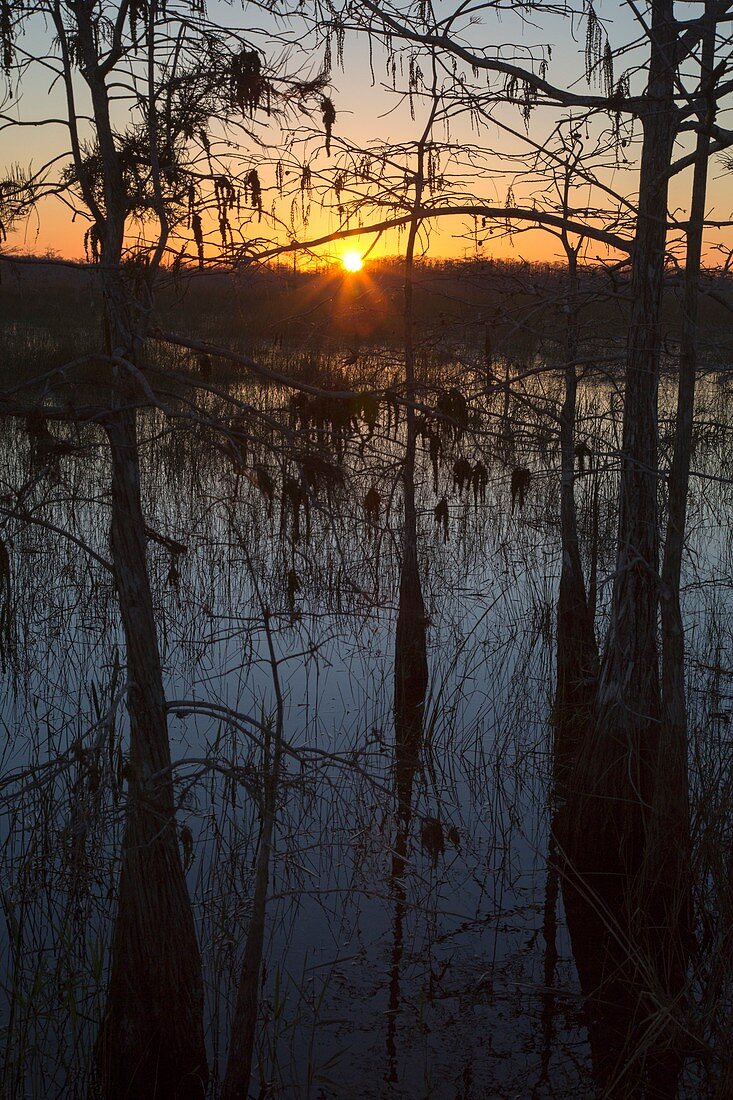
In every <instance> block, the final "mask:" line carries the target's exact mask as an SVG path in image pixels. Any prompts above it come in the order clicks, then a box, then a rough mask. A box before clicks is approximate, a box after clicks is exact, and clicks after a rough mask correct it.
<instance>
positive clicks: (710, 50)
mask: <svg viewBox="0 0 733 1100" xmlns="http://www.w3.org/2000/svg"><path fill="white" fill-rule="evenodd" d="M704 20H705V27H704V33H703V42H702V58H701V80H700V86H701V93H702V98H703V102H704V105H705V117H704V119H701V120H700V122H701V129H700V132H699V133H698V137H697V149H696V154H697V157H696V160H695V168H694V173H693V182H692V200H691V205H690V220H689V226H688V232H687V256H686V262H685V284H684V303H683V314H682V337H681V344H680V366H679V380H678V389H677V420H676V426H675V436H674V452H673V457H672V463H671V466H670V471H669V479H668V488H669V503H668V513H667V533H666V539H665V544H664V558H663V563H662V586H661V617H662V724H661V736H660V743H659V763H658V768H657V783H656V787H655V794H654V814H653V830H654V831H653V834H652V837H651V844H653V846H654V848H655V849H657V850H659V856H658V858H659V859H662V860H664V853H665V852H668V851H670V850H672V851H674V853H675V858H674V859H673V860H672V862H671V865H670V866H669V868H668V870H667V872H666V877H667V878H669V876H670V875H671V876H674V877H675V879H676V881H677V891H676V893H677V896H678V904H679V915H678V917H677V920H678V922H679V925H680V931H681V932H682V933H684V938H683V942H684V943H685V945H686V944H687V941H688V940H689V936H690V934H691V927H692V900H691V896H690V876H691V872H690V807H689V787H688V774H687V757H688V742H687V708H686V702H685V638H684V629H683V625H682V610H681V607H680V577H681V572H682V555H683V551H684V544H685V524H686V518H687V495H688V489H689V481H690V452H691V448H692V427H693V419H694V409H695V374H696V370H697V329H698V324H697V318H698V298H699V292H700V261H701V255H702V240H703V226H704V221H705V197H706V192H707V177H708V158H709V151H708V150H709V144H710V130H711V127H712V125H713V122H714V119H715V109H716V102H715V87H714V75H713V65H714V62H715V10H714V6H713V4H712V2H711V0H707V3H706V8H705V15H704ZM685 950H686V947H685ZM670 965H671V966H675V965H676V966H677V967H679V968H685V966H686V954H685V955H683V958H681V959H678V960H676V961H675V960H674V959H671V960H670Z"/></svg>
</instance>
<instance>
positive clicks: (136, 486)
mask: <svg viewBox="0 0 733 1100" xmlns="http://www.w3.org/2000/svg"><path fill="white" fill-rule="evenodd" d="M107 433H108V436H109V442H110V448H111V455H112V535H111V541H112V556H113V561H114V566H115V576H116V581H117V590H118V596H119V601H120V611H121V614H122V625H123V630H124V636H125V644H126V659H127V677H128V684H129V687H128V713H129V718H130V757H129V763H128V775H127V778H128V801H127V813H126V821H125V833H124V838H123V845H122V872H121V876H120V886H119V901H118V908H117V918H116V921H115V929H114V938H113V944H112V969H111V976H110V985H109V993H108V999H107V1007H106V1012H105V1017H104V1021H103V1025H102V1029H101V1032H100V1035H99V1038H98V1041H97V1060H98V1067H99V1073H100V1079H101V1083H102V1088H103V1094H104V1096H105V1097H106V1098H107V1100H117V1098H119V1100H122V1098H123V1097H124V1098H125V1100H129V1098H130V1097H131V1096H134V1097H135V1098H136V1100H201V1098H202V1097H203V1096H204V1095H205V1092H206V1085H207V1081H208V1069H207V1064H206V1053H205V1049H204V1038H203V983H202V976H201V961H200V956H199V949H198V943H197V940H196V932H195V928H194V922H193V916H192V913H191V905H190V901H189V898H188V893H187V890H186V882H185V877H184V873H183V868H182V865H181V858H180V852H179V846H178V837H177V834H176V823H175V813H174V805H173V785H172V779H171V772H170V762H171V760H170V750H169V744H168V731H167V723H166V715H165V707H164V699H163V686H162V673H161V664H160V656H159V653H158V643H157V636H156V629H155V621H154V617H153V603H152V597H151V593H150V585H149V580H148V573H147V566H146V559H145V533H144V520H143V514H142V509H141V505H140V479H139V467H138V451H137V437H136V413H135V412H134V410H132V409H129V408H120V409H118V410H117V411H116V412H115V413H113V415H112V417H111V418H110V420H109V423H108V425H107Z"/></svg>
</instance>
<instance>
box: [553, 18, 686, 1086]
mask: <svg viewBox="0 0 733 1100" xmlns="http://www.w3.org/2000/svg"><path fill="white" fill-rule="evenodd" d="M675 36H676V29H675V24H674V19H673V5H672V0H653V3H652V24H651V30H650V36H649V40H650V49H651V54H650V64H649V82H648V90H647V99H648V102H647V106H646V109H645V112H644V115H643V118H642V122H643V131H644V134H643V146H642V158H641V169H640V181H639V209H638V219H637V231H636V238H635V247H634V256H633V273H632V285H631V298H632V306H631V317H630V324H629V333H628V349H627V365H626V388H625V404H624V422H623V444H622V456H621V476H620V490H619V526H618V547H617V560H616V572H615V576H614V586H613V594H612V601H611V621H610V633H609V639H608V644H607V648H606V652H605V655H604V659H603V662H602V667H601V673H600V682H599V690H598V702H597V710H596V721H595V729H594V731H593V735H592V736H591V737H589V738H588V739H587V741H586V743H585V744H584V745H583V747H582V749H581V752H580V755H579V760H578V766H577V768H576V771H575V774H574V776H573V781H572V786H573V797H572V804H571V805H570V806H569V807H568V812H567V815H566V818H565V822H566V828H565V829H564V830H562V833H561V837H562V840H563V841H564V848H565V855H566V857H567V860H568V865H569V867H570V874H569V878H568V880H567V889H566V904H567V906H568V915H569V921H571V922H572V923H574V925H575V928H576V935H575V936H574V937H573V942H574V949H575V950H576V959H577V960H578V964H579V972H580V974H581V982H582V984H583V988H584V992H586V994H587V995H588V997H589V1001H588V1003H589V1008H590V1011H591V1013H592V1014H595V1016H596V1022H597V1023H598V1022H600V1024H601V1040H600V1045H598V1044H596V1046H595V1048H594V1062H595V1063H597V1064H596V1069H597V1071H598V1072H599V1073H600V1074H601V1080H600V1083H601V1084H602V1086H603V1087H604V1088H605V1089H606V1090H607V1094H608V1095H616V1096H627V1095H634V1091H633V1090H634V1089H641V1088H642V1087H646V1088H647V1094H648V1095H654V1096H659V1097H672V1096H674V1095H675V1092H676V1087H677V1081H678V1078H679V1073H680V1070H681V1067H682V1064H683V1058H684V1055H683V1052H682V1051H681V1049H680V1044H679V1034H678V1033H676V1031H675V1029H674V1028H673V1027H672V1026H671V1024H670V1023H669V1017H668V1016H667V1015H666V1014H667V1013H670V1012H671V1010H672V1009H673V1007H674V1006H676V1005H678V1003H679V998H680V996H681V992H682V982H683V978H684V976H683V974H682V973H681V971H680V967H679V966H676V967H675V968H674V972H671V971H670V967H669V959H670V952H669V950H668V948H667V946H666V945H665V941H667V940H668V939H669V938H670V937H678V935H679V928H678V926H677V924H676V916H675V914H676V913H677V912H678V907H677V905H676V900H675V899H676V894H675V891H676V886H675V884H674V883H672V884H670V883H669V882H668V881H667V879H666V877H665V876H666V872H667V870H668V868H669V866H670V863H669V861H670V859H671V860H674V858H675V857H674V852H673V851H672V850H671V848H669V847H668V848H667V850H666V851H665V852H664V853H662V852H660V850H659V849H658V847H656V846H650V844H649V840H650V830H651V829H652V817H653V814H652V806H653V803H654V798H655V790H656V788H657V782H658V778H659V766H660V758H659V745H660V730H661V698H660V684H659V663H658V648H657V614H658V610H659V603H658V601H659V574H658V510H657V491H658V465H657V393H658V382H659V356H660V319H661V302H662V286H663V272H664V256H665V242H666V224H667V178H668V171H669V165H670V161H671V153H672V141H673V136H674V122H675V111H674V102H673V92H674V77H675ZM571 912H572V913H573V916H572V917H571V915H570V914H571ZM677 955H678V957H679V953H677ZM604 1031H605V1034H603V1033H602V1032H604ZM597 1034H598V1032H597ZM591 1043H592V1046H593V1032H591ZM632 1066H636V1067H637V1070H636V1073H635V1075H632V1076H630V1075H629V1071H630V1069H631V1067H632ZM642 1082H644V1085H642Z"/></svg>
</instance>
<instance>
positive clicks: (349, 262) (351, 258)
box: [341, 252, 364, 272]
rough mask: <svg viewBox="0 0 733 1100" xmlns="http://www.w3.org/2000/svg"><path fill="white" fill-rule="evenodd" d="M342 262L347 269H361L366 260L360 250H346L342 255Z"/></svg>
mask: <svg viewBox="0 0 733 1100" xmlns="http://www.w3.org/2000/svg"><path fill="white" fill-rule="evenodd" d="M341 263H342V264H343V265H344V270H345V271H352V272H353V271H361V269H362V267H363V266H364V261H363V260H362V258H361V255H360V254H359V253H358V252H345V253H344V254H343V256H342V257H341Z"/></svg>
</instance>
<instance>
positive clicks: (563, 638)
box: [554, 241, 598, 795]
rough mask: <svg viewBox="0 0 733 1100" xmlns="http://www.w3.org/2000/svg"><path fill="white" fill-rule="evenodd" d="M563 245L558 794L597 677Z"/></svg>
mask: <svg viewBox="0 0 733 1100" xmlns="http://www.w3.org/2000/svg"><path fill="white" fill-rule="evenodd" d="M565 243H566V254H567V260H568V292H567V296H566V303H565V306H566V317H567V323H566V332H565V398H564V401H563V405H562V410H561V412H560V465H561V475H560V476H561V484H560V536H561V546H562V564H561V568H560V590H559V594H558V602H557V690H556V694H555V708H554V725H555V752H554V764H555V778H556V781H557V784H558V788H559V789H558V794H560V795H562V794H563V793H564V789H565V787H566V786H567V780H568V777H569V774H570V773H571V771H572V769H573V767H574V765H575V762H576V760H577V755H578V750H579V746H580V743H581V741H582V740H583V739H584V738H586V737H588V736H590V735H591V734H592V727H593V715H594V707H595V693H596V687H597V678H598V647H597V644H596V637H595V626H594V622H593V615H592V613H591V610H590V607H589V605H588V597H587V593H586V587H585V578H584V575H583V564H582V561H581V558H580V546H579V541H578V519H577V511H576V506H575V416H576V407H577V391H578V380H577V373H576V372H577V366H576V364H577V356H578V301H577V282H578V274H577V252H576V251H575V250H574V249H572V248H570V247H569V245H568V244H567V241H566V242H565Z"/></svg>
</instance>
